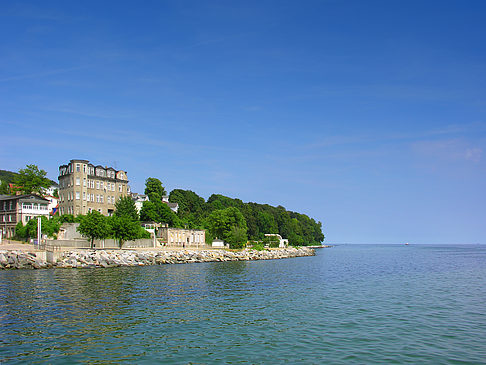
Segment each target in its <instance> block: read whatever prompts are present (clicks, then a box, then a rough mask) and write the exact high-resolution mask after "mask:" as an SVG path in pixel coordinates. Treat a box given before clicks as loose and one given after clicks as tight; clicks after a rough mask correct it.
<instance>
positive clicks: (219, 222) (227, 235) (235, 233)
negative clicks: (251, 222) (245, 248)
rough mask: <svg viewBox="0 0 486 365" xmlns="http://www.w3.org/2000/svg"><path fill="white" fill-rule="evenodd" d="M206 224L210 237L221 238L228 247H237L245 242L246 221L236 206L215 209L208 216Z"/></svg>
mask: <svg viewBox="0 0 486 365" xmlns="http://www.w3.org/2000/svg"><path fill="white" fill-rule="evenodd" d="M206 224H207V227H208V230H209V232H210V234H211V236H212V237H218V238H221V239H223V240H224V241H226V242H228V243H229V244H230V247H234V248H238V247H241V245H242V244H243V242H246V239H247V237H246V231H247V226H246V221H245V218H244V217H243V214H241V212H240V210H239V209H238V208H235V207H229V208H226V209H218V210H215V211H213V212H212V213H211V214H210V215H209V216H208V218H207V220H206Z"/></svg>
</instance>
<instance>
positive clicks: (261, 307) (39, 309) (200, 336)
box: [0, 245, 486, 364]
mask: <svg viewBox="0 0 486 365" xmlns="http://www.w3.org/2000/svg"><path fill="white" fill-rule="evenodd" d="M484 257H486V249H485V248H483V247H481V246H480V247H477V246H476V247H468V246H460V247H452V246H447V247H443V246H409V247H403V246H372V245H370V246H364V247H363V246H339V247H335V248H333V249H329V250H319V251H318V254H317V256H315V257H305V258H296V259H287V260H272V261H254V262H227V263H207V264H188V265H165V266H153V267H135V268H112V269H92V270H41V271H20V270H19V271H5V272H0V325H1V327H2V331H1V332H0V361H8V362H13V363H15V362H48V363H66V362H90V363H133V362H136V363H144V362H146V363H151V362H164V363H199V364H204V363H206V364H212V363H215V362H216V363H217V362H220V363H249V364H254V363H275V362H279V363H322V362H330V363H336V364H339V363H342V364H348V363H374V362H378V363H390V364H393V363H451V364H458V363H461V364H462V363H465V364H466V363H475V364H477V363H484V361H485V360H484V359H486V350H485V346H484V340H483V339H484V338H486V319H485V316H484V299H485V298H486V280H485V279H486V260H484Z"/></svg>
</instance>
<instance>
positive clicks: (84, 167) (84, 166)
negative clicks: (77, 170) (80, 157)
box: [83, 165, 86, 174]
mask: <svg viewBox="0 0 486 365" xmlns="http://www.w3.org/2000/svg"><path fill="white" fill-rule="evenodd" d="M83 172H84V173H85V174H86V165H83Z"/></svg>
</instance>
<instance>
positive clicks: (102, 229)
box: [77, 210, 111, 248]
mask: <svg viewBox="0 0 486 365" xmlns="http://www.w3.org/2000/svg"><path fill="white" fill-rule="evenodd" d="M77 230H78V232H79V233H81V234H82V235H83V236H85V237H87V238H89V240H90V243H91V248H93V245H94V240H95V239H103V238H107V237H109V236H110V233H111V227H110V225H109V222H108V219H107V217H105V216H103V215H101V213H100V212H98V211H96V210H93V211H92V212H89V213H88V214H86V215H85V216H84V217H83V218H82V220H81V223H79V226H78V228H77Z"/></svg>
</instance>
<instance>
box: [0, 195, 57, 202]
mask: <svg viewBox="0 0 486 365" xmlns="http://www.w3.org/2000/svg"><path fill="white" fill-rule="evenodd" d="M0 200H22V201H23V202H26V201H42V202H49V200H47V199H45V198H43V197H41V196H40V195H37V194H24V195H0Z"/></svg>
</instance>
